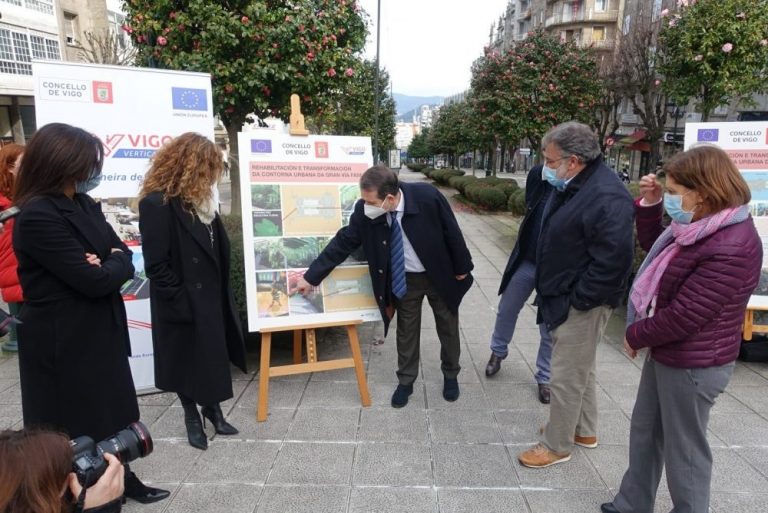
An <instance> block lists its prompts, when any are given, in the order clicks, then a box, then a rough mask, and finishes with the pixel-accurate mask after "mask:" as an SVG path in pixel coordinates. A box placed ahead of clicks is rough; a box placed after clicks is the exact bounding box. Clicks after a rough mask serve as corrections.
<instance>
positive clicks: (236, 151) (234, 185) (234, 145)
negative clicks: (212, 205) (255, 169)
mask: <svg viewBox="0 0 768 513" xmlns="http://www.w3.org/2000/svg"><path fill="white" fill-rule="evenodd" d="M225 126H226V129H227V136H228V137H229V157H230V163H229V179H230V187H231V190H232V203H231V205H232V207H231V209H230V211H229V212H230V215H232V214H234V215H237V216H239V215H241V212H240V210H241V199H240V148H239V144H238V142H237V134H238V132H239V131H240V127H241V126H242V123H239V124H238V123H237V122H231V123H230V124H229V125H225ZM247 171H248V170H246V172H247Z"/></svg>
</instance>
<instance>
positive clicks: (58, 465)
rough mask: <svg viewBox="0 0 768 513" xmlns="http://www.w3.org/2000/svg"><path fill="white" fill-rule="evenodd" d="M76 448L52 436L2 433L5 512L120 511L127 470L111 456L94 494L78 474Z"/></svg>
mask: <svg viewBox="0 0 768 513" xmlns="http://www.w3.org/2000/svg"><path fill="white" fill-rule="evenodd" d="M73 455H74V452H73V448H72V445H70V441H69V439H68V438H67V437H66V435H63V434H61V433H56V432H53V431H26V430H23V431H3V432H0V511H2V512H3V513H71V512H77V511H87V512H88V513H113V512H117V511H120V509H121V506H122V502H121V500H120V498H121V497H122V495H123V474H124V468H123V466H122V465H121V464H120V460H119V459H118V458H117V457H115V456H113V455H112V454H108V453H107V454H105V455H104V461H105V462H107V467H106V468H105V469H104V473H103V474H102V475H101V477H100V478H99V479H98V480H97V481H96V482H95V483H94V484H93V486H91V487H89V488H84V487H83V486H82V485H81V483H80V481H79V480H78V476H77V475H76V474H75V472H73Z"/></svg>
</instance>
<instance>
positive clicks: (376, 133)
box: [373, 0, 381, 166]
mask: <svg viewBox="0 0 768 513" xmlns="http://www.w3.org/2000/svg"><path fill="white" fill-rule="evenodd" d="M380 43H381V0H377V2H376V75H375V77H376V78H375V79H374V85H373V118H374V119H373V165H374V166H375V165H376V164H378V158H379V103H381V100H380V99H379V48H380Z"/></svg>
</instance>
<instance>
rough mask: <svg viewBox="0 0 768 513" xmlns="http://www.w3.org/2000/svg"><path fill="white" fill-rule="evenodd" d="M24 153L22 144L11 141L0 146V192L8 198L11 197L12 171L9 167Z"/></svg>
mask: <svg viewBox="0 0 768 513" xmlns="http://www.w3.org/2000/svg"><path fill="white" fill-rule="evenodd" d="M22 153H24V146H22V145H21V144H16V143H11V144H6V145H5V146H3V147H2V148H0V194H2V195H3V196H5V197H6V198H8V199H13V180H14V178H13V173H12V172H11V169H12V168H13V165H14V164H16V159H18V158H19V155H21V154H22Z"/></svg>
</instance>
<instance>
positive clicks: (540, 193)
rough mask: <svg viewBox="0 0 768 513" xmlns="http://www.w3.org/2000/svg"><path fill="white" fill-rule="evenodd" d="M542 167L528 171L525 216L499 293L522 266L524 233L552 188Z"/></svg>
mask: <svg viewBox="0 0 768 513" xmlns="http://www.w3.org/2000/svg"><path fill="white" fill-rule="evenodd" d="M541 169H542V166H540V165H539V166H535V167H534V168H532V169H531V170H530V171H529V172H528V177H527V178H526V179H525V217H523V220H522V222H521V223H520V229H519V230H518V231H517V234H518V237H517V241H516V242H515V247H514V248H513V249H512V254H510V255H509V260H507V267H506V268H505V269H504V274H503V275H502V276H501V285H500V286H499V294H503V293H504V289H506V288H507V284H508V283H509V280H510V279H512V275H513V274H515V271H517V268H518V267H519V266H520V262H521V261H522V259H523V254H522V252H521V248H520V243H521V242H522V237H523V234H525V233H526V230H527V229H529V227H528V223H529V222H530V221H531V217H532V215H531V214H533V212H534V210H536V207H537V206H538V204H539V202H540V201H541V200H542V199H543V198H545V197H547V194H546V193H547V192H549V191H551V189H552V186H551V185H549V183H548V182H547V181H545V180H543V179H542V178H541Z"/></svg>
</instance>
